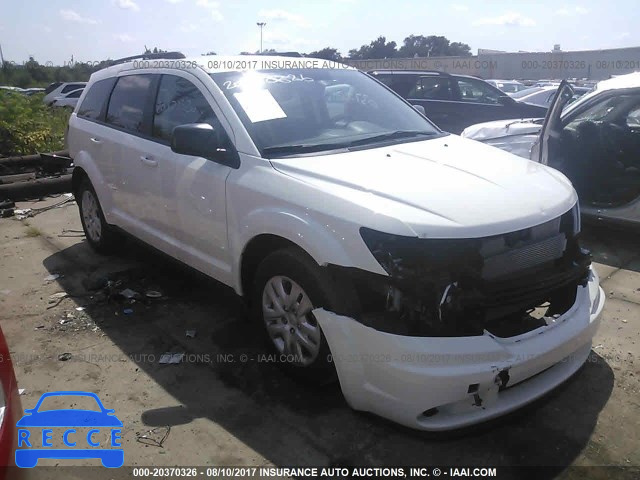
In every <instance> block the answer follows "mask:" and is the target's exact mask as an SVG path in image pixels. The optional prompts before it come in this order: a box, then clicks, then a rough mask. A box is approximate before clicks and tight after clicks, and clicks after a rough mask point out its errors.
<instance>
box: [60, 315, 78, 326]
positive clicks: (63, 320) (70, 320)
mask: <svg viewBox="0 0 640 480" xmlns="http://www.w3.org/2000/svg"><path fill="white" fill-rule="evenodd" d="M73 320H74V318H73V317H66V318H61V319H60V321H59V322H58V323H59V324H60V325H66V324H67V323H71V322H73Z"/></svg>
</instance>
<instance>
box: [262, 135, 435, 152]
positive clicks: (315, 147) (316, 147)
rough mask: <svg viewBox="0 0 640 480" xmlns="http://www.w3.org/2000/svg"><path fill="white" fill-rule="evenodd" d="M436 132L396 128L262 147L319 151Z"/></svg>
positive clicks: (279, 150) (277, 150)
mask: <svg viewBox="0 0 640 480" xmlns="http://www.w3.org/2000/svg"><path fill="white" fill-rule="evenodd" d="M437 134H438V132H424V131H420V130H396V131H395V132H387V133H381V134H378V135H372V136H370V137H366V138H361V139H360V140H351V141H345V142H340V143H337V142H336V143H299V144H293V145H274V146H272V147H265V148H263V149H262V151H263V153H265V154H276V155H277V154H282V155H295V154H297V153H309V152H319V151H322V150H338V149H345V148H349V147H355V146H359V145H366V144H368V143H376V142H381V141H384V140H394V139H397V138H411V137H420V136H433V135H437Z"/></svg>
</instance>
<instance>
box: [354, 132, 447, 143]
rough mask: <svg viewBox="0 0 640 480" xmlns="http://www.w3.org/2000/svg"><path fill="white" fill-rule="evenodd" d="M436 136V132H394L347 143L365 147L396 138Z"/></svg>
mask: <svg viewBox="0 0 640 480" xmlns="http://www.w3.org/2000/svg"><path fill="white" fill-rule="evenodd" d="M434 135H438V132H424V131H421V130H396V131H395V132H387V133H381V134H379V135H373V136H371V137H367V138H362V139H360V140H353V141H351V142H349V146H350V147H355V146H358V145H366V144H368V143H376V142H382V141H385V140H395V139H398V138H411V137H432V136H434Z"/></svg>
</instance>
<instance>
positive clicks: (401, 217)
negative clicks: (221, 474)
mask: <svg viewBox="0 0 640 480" xmlns="http://www.w3.org/2000/svg"><path fill="white" fill-rule="evenodd" d="M427 113H428V112H427ZM68 142H69V150H70V154H71V156H72V157H73V159H74V163H75V166H76V167H75V170H74V175H73V187H74V191H75V194H76V198H77V200H78V205H79V209H80V215H81V219H82V224H83V226H84V230H85V233H86V237H87V241H88V243H89V244H90V245H91V246H92V247H94V248H95V249H96V250H97V251H99V252H107V251H111V250H113V249H117V248H118V246H119V245H120V242H121V240H120V238H119V235H118V233H119V232H122V231H124V232H126V233H128V234H130V235H133V236H134V237H137V238H138V239H141V240H143V241H144V242H147V243H149V244H150V245H152V246H153V247H155V248H157V249H159V250H161V251H163V252H165V253H166V254H168V255H169V256H171V257H174V258H176V259H179V260H181V261H182V262H184V263H186V264H188V265H190V266H191V267H194V268H196V269H198V270H200V271H202V272H204V273H206V274H207V275H209V276H211V277H213V278H214V279H217V280H219V281H220V282H222V283H224V284H226V285H229V286H231V287H233V288H234V289H235V291H236V292H237V293H238V294H239V295H242V296H243V297H245V298H246V300H247V302H248V303H249V306H250V309H251V312H252V316H253V318H254V319H255V321H256V323H255V327H256V329H259V330H260V331H261V332H262V334H263V335H264V337H265V340H266V341H267V342H268V344H269V345H270V347H271V348H272V349H273V351H274V353H275V355H276V356H277V358H279V359H280V360H281V362H282V364H283V367H284V368H286V369H287V370H288V371H289V372H290V373H292V374H294V375H297V376H300V377H304V378H305V379H306V380H308V381H311V382H314V383H316V384H318V385H322V384H324V383H326V382H327V381H330V380H332V379H334V378H336V377H337V379H338V380H339V381H340V385H341V388H342V391H343V393H344V395H345V397H346V399H347V401H348V402H349V404H350V405H351V406H352V407H353V408H355V409H359V410H366V411H370V412H374V413H376V414H378V415H381V416H383V417H386V418H389V419H392V420H394V421H396V422H399V423H401V424H404V425H407V426H410V427H414V428H417V429H423V430H444V429H451V428H456V427H461V426H465V425H470V424H473V423H477V422H480V421H483V420H486V419H489V418H492V417H496V416H498V415H502V414H504V413H507V412H509V411H512V410H514V409H516V408H518V407H520V406H522V405H524V404H526V403H528V402H530V401H532V400H534V399H535V398H537V397H540V396H541V395H543V394H544V393H546V392H548V391H549V390H551V389H552V388H554V387H556V386H557V385H558V384H560V383H562V382H563V381H564V380H566V379H567V378H568V377H569V376H571V375H572V374H573V373H574V372H575V371H576V370H578V368H580V366H581V365H582V364H583V363H584V362H585V360H586V359H587V356H588V355H589V352H590V348H591V341H592V337H593V335H594V334H595V331H596V329H597V326H598V323H599V316H600V313H601V311H602V308H603V304H604V299H605V296H604V294H603V292H602V290H601V289H600V287H599V281H598V277H597V275H596V273H595V271H594V270H593V269H592V268H591V266H590V263H591V261H590V256H589V254H588V252H586V251H584V250H583V249H581V248H580V246H579V241H578V240H579V233H580V220H579V218H580V216H579V211H578V206H577V203H576V202H577V196H576V192H575V190H574V189H573V187H572V186H571V183H570V182H569V181H568V180H567V178H566V177H564V176H563V175H562V174H561V173H559V172H557V171H556V170H553V169H551V168H548V167H546V166H544V165H540V164H538V163H534V162H530V161H528V160H525V159H522V158H519V157H515V156H513V155H511V154H509V153H506V152H503V151H500V150H498V149H495V148H492V147H488V146H485V145H481V144H479V143H477V142H473V141H469V140H466V139H463V138H460V137H458V136H456V135H450V134H446V133H443V132H442V131H440V130H439V129H438V128H437V127H435V126H434V125H433V124H432V123H431V122H430V121H429V120H428V119H427V118H426V117H424V116H423V115H422V114H420V113H419V112H418V111H416V109H414V108H412V106H411V105H410V104H409V103H407V102H405V101H404V100H403V99H402V98H400V97H399V96H398V95H396V94H395V93H394V92H393V91H391V90H390V89H388V88H387V87H385V86H384V85H382V84H381V83H379V82H377V81H375V80H374V79H372V78H371V77H369V76H368V75H367V74H365V73H363V72H360V71H358V70H355V69H352V68H349V67H346V66H345V65H341V64H336V63H332V62H327V61H324V60H318V59H312V58H283V57H264V56H240V57H220V56H213V57H197V58H194V59H182V60H175V59H171V60H170V59H165V60H162V59H157V58H155V59H141V60H133V61H129V62H126V63H121V64H118V65H115V66H112V67H109V68H107V69H104V70H101V71H99V72H96V73H94V74H93V75H92V76H91V79H90V81H89V84H88V85H87V87H86V88H85V90H84V93H83V94H82V96H81V98H80V101H79V103H78V106H77V107H76V109H75V111H74V113H73V114H72V115H71V118H70V121H69V134H68Z"/></svg>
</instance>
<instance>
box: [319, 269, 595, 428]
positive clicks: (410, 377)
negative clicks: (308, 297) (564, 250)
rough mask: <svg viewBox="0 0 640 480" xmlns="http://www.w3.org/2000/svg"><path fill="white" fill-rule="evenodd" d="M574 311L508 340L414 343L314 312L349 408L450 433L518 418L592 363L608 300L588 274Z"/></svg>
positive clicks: (592, 273)
mask: <svg viewBox="0 0 640 480" xmlns="http://www.w3.org/2000/svg"><path fill="white" fill-rule="evenodd" d="M577 289H578V291H577V294H576V300H575V302H574V304H573V306H572V307H571V308H570V309H569V310H568V311H566V312H565V313H564V314H563V315H561V316H559V317H557V318H554V319H552V320H551V321H550V322H549V324H547V325H546V326H543V327H540V328H537V329H535V330H532V331H530V332H527V333H524V334H522V335H518V336H515V337H510V338H499V337H496V336H494V335H492V334H491V333H489V332H487V331H485V332H484V334H483V335H479V336H468V337H438V338H435V337H409V336H401V335H394V334H390V333H384V332H380V331H378V330H375V329H373V328H371V327H367V326H365V325H363V324H361V323H359V322H357V321H356V320H354V319H352V318H349V317H344V316H339V315H336V314H334V313H331V312H328V311H326V310H324V309H316V310H314V311H313V313H314V315H315V317H316V319H317V320H318V322H319V323H320V326H321V327H322V330H323V332H324V335H325V337H326V339H327V341H328V343H329V347H330V349H331V352H332V357H333V361H334V363H335V366H336V370H337V372H338V378H339V380H340V385H341V388H342V392H343V394H344V396H345V398H346V400H347V402H348V403H349V405H351V407H353V408H354V409H356V410H363V411H368V412H372V413H375V414H377V415H380V416H382V417H385V418H388V419H390V420H393V421H395V422H397V423H400V424H402V425H405V426H408V427H412V428H416V429H420V430H429V431H439V430H449V429H454V428H460V427H465V426H468V425H472V424H475V423H478V422H482V421H485V420H488V419H491V418H494V417H497V416H500V415H503V414H506V413H508V412H510V411H513V410H515V409H517V408H519V407H521V406H523V405H525V404H527V403H529V402H531V401H533V400H535V399H536V398H538V397H540V396H542V395H544V394H545V393H547V392H548V391H550V390H552V389H553V388H555V387H556V386H557V385H559V384H560V383H562V382H563V381H565V380H566V379H567V378H569V377H570V376H571V375H572V374H573V373H575V372H576V371H577V370H578V369H579V368H580V366H581V365H582V364H583V363H584V362H585V361H586V359H587V357H588V356H589V352H590V350H591V341H592V338H593V336H594V335H595V332H596V330H597V328H598V324H599V317H600V314H601V312H602V308H603V306H604V301H605V295H604V292H602V289H601V288H600V286H599V279H598V276H597V274H596V272H595V271H594V270H593V269H590V272H589V277H588V283H587V284H586V286H578V287H577Z"/></svg>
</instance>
